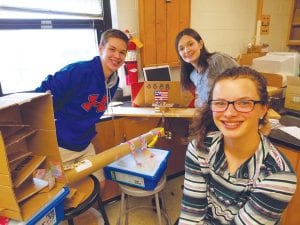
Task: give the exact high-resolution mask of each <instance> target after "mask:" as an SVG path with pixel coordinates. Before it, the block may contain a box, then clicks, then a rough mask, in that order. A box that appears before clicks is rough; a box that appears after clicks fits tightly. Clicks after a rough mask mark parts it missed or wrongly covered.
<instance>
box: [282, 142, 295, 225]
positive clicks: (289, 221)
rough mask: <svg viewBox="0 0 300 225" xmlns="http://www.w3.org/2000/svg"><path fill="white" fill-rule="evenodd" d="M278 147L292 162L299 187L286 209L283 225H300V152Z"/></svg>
mask: <svg viewBox="0 0 300 225" xmlns="http://www.w3.org/2000/svg"><path fill="white" fill-rule="evenodd" d="M276 146H277V147H278V148H279V150H280V151H281V152H283V153H284V154H285V155H286V157H287V158H288V159H289V160H290V162H291V164H292V166H293V168H294V170H295V172H296V174H297V179H298V185H297V188H296V192H295V194H294V196H293V198H292V200H291V201H290V203H289V205H288V207H287V208H286V210H285V212H284V213H283V215H282V217H281V223H280V224H281V225H298V224H300V214H299V213H297V212H299V210H300V201H299V199H300V187H299V181H300V152H299V151H296V150H294V149H291V148H288V147H286V146H282V145H278V144H276Z"/></svg>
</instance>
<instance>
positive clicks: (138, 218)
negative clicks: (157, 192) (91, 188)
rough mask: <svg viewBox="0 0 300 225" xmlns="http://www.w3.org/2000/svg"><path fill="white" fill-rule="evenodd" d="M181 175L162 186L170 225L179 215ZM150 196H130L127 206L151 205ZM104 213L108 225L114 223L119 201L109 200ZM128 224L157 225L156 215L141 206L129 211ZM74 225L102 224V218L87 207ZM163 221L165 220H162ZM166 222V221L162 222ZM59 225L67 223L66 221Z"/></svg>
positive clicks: (117, 214)
mask: <svg viewBox="0 0 300 225" xmlns="http://www.w3.org/2000/svg"><path fill="white" fill-rule="evenodd" d="M182 184H183V176H178V177H175V178H172V179H171V180H168V181H167V183H166V186H165V188H164V198H165V201H166V208H167V214H168V217H169V221H170V225H173V224H174V222H175V221H176V220H177V218H178V215H179V209H180V203H181V196H182V189H181V186H182ZM151 200H152V197H151V196H150V197H146V198H136V197H130V199H129V204H130V205H129V206H130V207H132V206H138V205H149V206H151ZM105 209H106V213H107V216H108V219H109V222H110V225H116V224H117V221H118V217H119V210H120V201H115V202H111V203H108V204H106V205H105ZM128 218H129V219H128V224H129V225H157V224H158V220H157V215H156V213H155V212H154V211H153V210H152V209H147V208H142V209H137V210H133V211H130V212H129V217H128ZM74 222H75V225H103V220H102V218H100V217H99V212H98V211H96V210H95V209H93V208H92V209H89V210H88V211H86V212H84V213H82V214H81V215H79V216H77V217H76V218H75V219H74ZM163 222H165V220H163ZM164 224H166V223H164ZM60 225H67V222H66V221H63V222H61V223H60Z"/></svg>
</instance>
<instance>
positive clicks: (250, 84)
mask: <svg viewBox="0 0 300 225" xmlns="http://www.w3.org/2000/svg"><path fill="white" fill-rule="evenodd" d="M212 99H213V100H226V101H236V100H261V99H260V96H259V94H258V91H257V88H256V85H255V82H254V81H252V80H250V79H248V78H237V79H223V80H220V81H218V82H217V83H216V84H215V86H214V89H213V93H212ZM266 112H267V106H266V105H262V104H259V103H258V104H255V105H254V108H253V110H252V111H251V112H246V113H245V112H238V111H236V110H235V108H234V106H233V105H232V104H230V105H229V106H228V108H227V110H225V111H224V112H213V120H214V122H215V124H216V126H217V127H218V128H219V130H220V131H221V132H222V133H223V135H224V138H225V139H239V140H245V141H249V140H255V138H259V136H258V129H259V119H260V118H262V117H263V116H264V115H265V113H266ZM245 143H246V142H245Z"/></svg>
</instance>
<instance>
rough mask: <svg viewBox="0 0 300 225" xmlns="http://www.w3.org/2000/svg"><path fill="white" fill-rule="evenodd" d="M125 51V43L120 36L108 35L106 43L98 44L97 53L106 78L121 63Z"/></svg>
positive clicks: (123, 59)
mask: <svg viewBox="0 0 300 225" xmlns="http://www.w3.org/2000/svg"><path fill="white" fill-rule="evenodd" d="M126 52H127V43H126V42H125V41H123V40H122V39H120V38H114V37H110V38H109V39H108V41H107V43H106V44H104V45H100V46H99V54H100V58H101V62H102V66H103V70H104V74H105V77H106V78H108V77H109V76H110V75H111V74H112V73H113V72H115V71H117V70H118V69H119V68H120V67H121V66H122V65H123V63H124V61H125V57H126Z"/></svg>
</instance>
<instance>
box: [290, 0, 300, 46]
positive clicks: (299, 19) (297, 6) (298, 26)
mask: <svg viewBox="0 0 300 225" xmlns="http://www.w3.org/2000/svg"><path fill="white" fill-rule="evenodd" d="M287 45H289V46H300V0H292V7H291V13H290V22H289V30H288V37H287Z"/></svg>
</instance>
